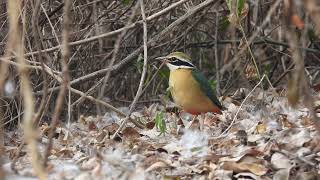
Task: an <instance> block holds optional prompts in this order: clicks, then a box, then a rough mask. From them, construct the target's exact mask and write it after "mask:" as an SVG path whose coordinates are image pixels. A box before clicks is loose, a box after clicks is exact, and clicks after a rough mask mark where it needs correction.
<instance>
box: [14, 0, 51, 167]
mask: <svg viewBox="0 0 320 180" xmlns="http://www.w3.org/2000/svg"><path fill="white" fill-rule="evenodd" d="M31 3H32V1H31ZM40 5H41V0H37V1H36V4H35V5H34V7H33V13H32V33H33V36H34V38H35V39H36V40H35V44H36V48H37V50H38V51H39V53H38V59H39V61H40V63H41V66H40V68H41V70H42V71H41V73H42V76H43V78H44V81H43V92H44V94H43V96H42V98H41V102H40V106H39V108H38V112H37V113H35V115H34V120H33V124H34V126H35V127H37V126H38V122H39V120H40V117H41V115H42V114H43V112H44V110H45V105H46V102H47V96H48V87H47V85H48V82H47V78H46V74H45V66H44V62H43V59H42V52H41V45H40V43H39V42H40V41H41V38H40V36H39V31H38V28H37V25H38V17H39V9H40V8H39V7H40ZM24 144H25V141H24V140H22V142H21V143H20V145H19V147H18V149H17V151H16V152H15V155H14V157H13V159H12V163H11V169H12V170H13V171H14V172H16V173H18V171H17V169H16V168H15V164H16V162H17V161H18V158H19V157H20V153H21V150H22V148H23V146H24Z"/></svg>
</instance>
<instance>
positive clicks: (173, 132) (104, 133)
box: [4, 90, 320, 180]
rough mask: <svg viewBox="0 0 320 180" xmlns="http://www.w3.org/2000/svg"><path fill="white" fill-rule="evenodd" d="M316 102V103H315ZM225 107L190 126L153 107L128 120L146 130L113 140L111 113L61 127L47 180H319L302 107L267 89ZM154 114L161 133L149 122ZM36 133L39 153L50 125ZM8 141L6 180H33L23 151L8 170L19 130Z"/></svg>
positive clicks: (319, 158)
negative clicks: (144, 124) (137, 121)
mask: <svg viewBox="0 0 320 180" xmlns="http://www.w3.org/2000/svg"><path fill="white" fill-rule="evenodd" d="M244 92H245V91H244ZM247 95H248V93H247V94H246V96H247ZM315 99H316V102H317V103H318V104H320V97H319V96H315ZM242 102H243V101H242ZM223 104H224V106H225V107H226V110H225V111H223V114H222V115H215V114H210V113H207V114H206V115H205V116H199V117H198V119H200V121H198V119H196V120H195V121H193V122H192V123H191V121H190V120H191V119H192V117H191V116H190V115H189V114H187V113H183V112H182V113H180V115H179V116H178V115H176V114H174V113H170V112H165V110H164V109H165V108H164V107H163V106H162V105H159V104H153V105H151V106H149V107H145V108H142V109H141V110H139V111H136V112H134V113H133V114H132V116H134V117H136V118H137V117H138V118H140V119H141V120H142V121H144V122H148V125H147V128H145V129H138V128H133V126H130V125H131V124H130V123H128V124H127V126H126V128H124V129H123V131H122V132H121V133H119V136H117V138H115V140H112V139H111V136H112V135H113V134H114V133H115V131H116V129H118V127H119V125H120V124H121V122H120V118H119V117H118V116H117V115H116V114H115V113H113V112H109V113H106V114H105V115H104V117H102V118H96V117H93V116H90V117H81V118H80V119H79V120H78V122H72V123H70V124H67V123H66V124H60V125H59V126H58V128H57V131H56V136H55V138H54V143H53V148H52V153H51V156H50V157H49V166H48V172H49V179H77V180H82V179H86V180H89V179H223V180H227V179H241V178H242V179H281V180H285V179H312V178H313V179H319V178H320V175H319V172H320V165H319V164H320V163H319V162H320V144H319V135H318V134H317V131H316V129H315V127H314V125H313V121H312V119H311V118H310V115H309V111H308V109H307V108H305V107H304V106H303V105H301V104H300V105H298V106H297V107H296V108H292V107H290V106H289V105H288V102H287V98H286V97H285V96H282V95H281V94H279V93H275V92H273V91H271V90H270V91H263V90H256V91H254V92H253V93H252V94H249V96H248V98H247V99H246V101H245V102H243V103H242V104H241V103H240V102H238V101H236V100H234V99H233V98H230V97H228V98H224V100H223ZM126 109H127V108H125V107H124V108H122V109H121V110H123V111H125V110H126ZM159 112H163V120H165V126H163V127H162V128H164V127H165V129H166V130H165V133H161V132H160V131H159V128H157V127H159V126H156V125H155V123H154V121H155V119H156V116H157V114H158V115H159ZM235 115H236V117H235ZM318 115H319V110H318ZM158 118H159V117H158ZM202 120H203V125H201V123H199V122H201V121H202ZM233 120H234V121H233ZM163 125H164V124H163ZM228 127H229V128H228ZM200 128H201V129H202V130H199V129H200ZM227 128H228V129H227ZM40 129H41V132H40V133H39V134H40V136H39V138H38V140H39V146H38V148H39V150H40V151H41V152H43V151H44V148H45V147H46V143H47V141H48V137H47V133H48V130H49V126H48V125H42V127H41V128H40ZM225 130H228V131H226V132H224V131H225ZM223 132H224V133H223ZM6 136H7V137H6V138H5V140H6V146H5V148H6V152H7V154H8V158H7V159H5V162H4V169H5V170H6V172H7V179H36V177H35V174H34V172H33V170H32V167H31V164H30V156H29V155H28V154H27V153H26V152H27V150H26V147H23V149H22V151H21V153H20V155H19V158H18V161H17V162H16V163H15V166H14V167H15V170H16V171H17V172H18V173H15V172H14V171H13V170H12V168H11V165H12V160H11V158H12V157H13V156H14V154H15V153H16V151H17V147H18V146H19V144H20V143H21V141H18V140H17V139H19V138H16V137H21V136H22V130H20V129H18V130H15V131H12V132H6Z"/></svg>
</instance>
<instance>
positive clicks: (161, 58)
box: [156, 56, 167, 63]
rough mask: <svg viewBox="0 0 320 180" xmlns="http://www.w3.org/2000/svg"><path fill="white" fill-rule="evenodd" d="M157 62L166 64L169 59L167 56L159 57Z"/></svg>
mask: <svg viewBox="0 0 320 180" xmlns="http://www.w3.org/2000/svg"><path fill="white" fill-rule="evenodd" d="M156 60H160V61H162V62H164V63H166V62H167V61H166V60H167V57H166V56H163V57H157V58H156Z"/></svg>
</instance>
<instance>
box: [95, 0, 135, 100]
mask: <svg viewBox="0 0 320 180" xmlns="http://www.w3.org/2000/svg"><path fill="white" fill-rule="evenodd" d="M138 7H139V3H137V4H136V5H135V6H134V8H133V10H132V14H131V16H130V18H129V20H128V22H127V25H126V26H130V25H131V24H132V20H133V18H134V17H135V15H136V12H137V10H138ZM126 33H127V29H126V30H124V31H122V32H121V33H120V35H119V37H118V39H117V41H116V42H115V45H114V50H113V54H112V59H111V61H110V63H109V66H108V68H111V67H112V66H113V64H114V62H115V61H116V58H117V55H118V51H119V47H120V43H121V41H122V39H123V37H124V36H125V35H126ZM110 74H111V71H108V72H107V74H106V75H105V77H104V79H103V83H102V86H101V89H100V92H99V96H98V99H101V98H102V97H103V95H104V92H105V88H106V86H107V82H108V80H109V77H110Z"/></svg>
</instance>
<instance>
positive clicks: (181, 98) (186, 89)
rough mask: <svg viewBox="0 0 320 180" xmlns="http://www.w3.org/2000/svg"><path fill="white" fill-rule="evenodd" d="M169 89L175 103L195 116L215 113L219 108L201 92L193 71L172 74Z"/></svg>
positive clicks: (185, 70)
mask: <svg viewBox="0 0 320 180" xmlns="http://www.w3.org/2000/svg"><path fill="white" fill-rule="evenodd" d="M169 88H170V91H171V95H172V97H173V100H174V101H175V103H176V104H177V105H178V106H180V107H182V108H183V109H184V110H185V111H188V112H193V114H198V113H203V112H214V109H216V108H217V107H216V106H215V105H214V104H213V103H212V101H211V100H210V99H209V98H208V97H207V96H206V95H205V93H204V92H203V91H202V90H201V88H200V85H199V83H198V82H197V81H196V80H195V79H194V77H193V76H192V70H191V69H177V70H173V71H171V72H170V78H169Z"/></svg>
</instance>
